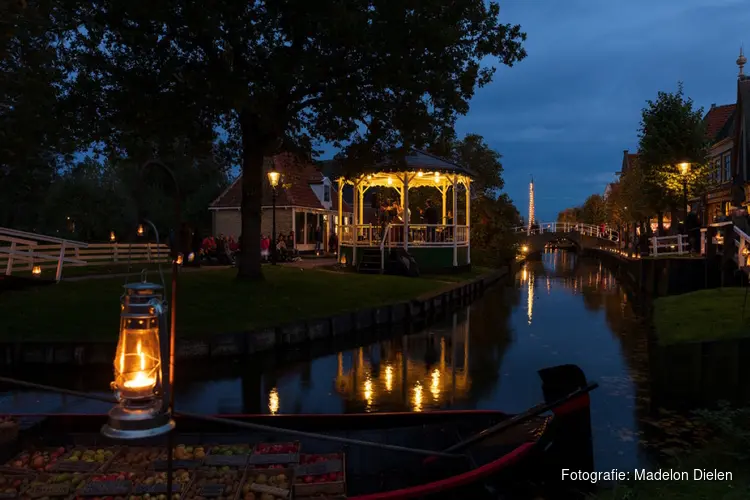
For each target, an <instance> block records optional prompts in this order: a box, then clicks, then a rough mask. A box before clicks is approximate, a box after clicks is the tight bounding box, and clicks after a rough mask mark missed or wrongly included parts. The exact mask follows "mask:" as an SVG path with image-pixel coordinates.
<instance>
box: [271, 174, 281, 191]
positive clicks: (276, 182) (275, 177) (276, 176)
mask: <svg viewBox="0 0 750 500" xmlns="http://www.w3.org/2000/svg"><path fill="white" fill-rule="evenodd" d="M280 179H281V174H280V173H279V172H277V171H275V170H271V171H270V172H268V182H269V183H270V184H271V187H272V188H274V189H276V187H277V186H278V185H279V180H280Z"/></svg>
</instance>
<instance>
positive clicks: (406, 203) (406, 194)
mask: <svg viewBox="0 0 750 500" xmlns="http://www.w3.org/2000/svg"><path fill="white" fill-rule="evenodd" d="M401 193H402V194H401V196H402V197H403V200H404V201H403V205H401V207H402V209H403V212H404V250H406V251H408V250H409V174H408V173H405V174H404V187H403V188H402V189H401Z"/></svg>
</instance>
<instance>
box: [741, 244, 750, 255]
mask: <svg viewBox="0 0 750 500" xmlns="http://www.w3.org/2000/svg"><path fill="white" fill-rule="evenodd" d="M748 255H750V248H748V247H746V246H743V247H742V256H743V257H747V256H748Z"/></svg>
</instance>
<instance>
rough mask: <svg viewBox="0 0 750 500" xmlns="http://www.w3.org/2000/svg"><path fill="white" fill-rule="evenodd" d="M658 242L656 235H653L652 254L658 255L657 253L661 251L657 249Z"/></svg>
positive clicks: (653, 255)
mask: <svg viewBox="0 0 750 500" xmlns="http://www.w3.org/2000/svg"><path fill="white" fill-rule="evenodd" d="M656 245H657V242H656V236H652V237H651V256H652V257H656V255H657V254H658V253H659V251H658V250H657V246H656Z"/></svg>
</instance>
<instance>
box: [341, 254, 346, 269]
mask: <svg viewBox="0 0 750 500" xmlns="http://www.w3.org/2000/svg"><path fill="white" fill-rule="evenodd" d="M341 265H342V266H345V265H346V254H341Z"/></svg>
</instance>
